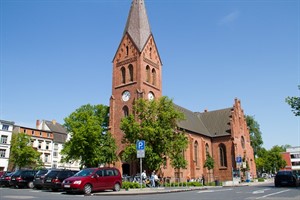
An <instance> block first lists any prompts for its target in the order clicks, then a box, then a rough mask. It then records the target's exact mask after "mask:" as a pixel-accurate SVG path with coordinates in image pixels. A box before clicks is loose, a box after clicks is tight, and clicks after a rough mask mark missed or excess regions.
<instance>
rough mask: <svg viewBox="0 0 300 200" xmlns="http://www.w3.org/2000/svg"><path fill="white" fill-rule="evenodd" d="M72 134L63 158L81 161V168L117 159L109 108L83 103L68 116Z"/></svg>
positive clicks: (67, 124) (67, 120)
mask: <svg viewBox="0 0 300 200" xmlns="http://www.w3.org/2000/svg"><path fill="white" fill-rule="evenodd" d="M64 121H65V123H64V126H65V127H66V129H67V131H68V132H69V133H70V134H71V139H70V140H69V141H67V142H66V143H65V145H64V148H63V150H62V152H61V153H62V155H63V156H64V159H63V161H65V162H70V161H71V162H72V161H75V160H80V162H81V167H83V166H85V167H98V165H99V164H110V163H113V162H114V161H116V160H117V156H116V149H117V147H116V143H115V140H114V138H113V137H112V135H111V133H110V132H108V123H109V107H107V106H104V105H94V106H93V105H90V104H87V105H83V106H81V107H80V108H78V109H77V110H76V111H74V112H73V113H71V114H70V115H69V116H68V117H66V118H65V119H64Z"/></svg>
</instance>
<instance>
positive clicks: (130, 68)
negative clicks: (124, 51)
mask: <svg viewBox="0 0 300 200" xmlns="http://www.w3.org/2000/svg"><path fill="white" fill-rule="evenodd" d="M128 69H129V78H130V79H129V80H130V81H131V82H132V81H133V66H132V64H130V65H129V66H128Z"/></svg>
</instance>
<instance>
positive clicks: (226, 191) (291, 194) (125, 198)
mask: <svg viewBox="0 0 300 200" xmlns="http://www.w3.org/2000/svg"><path fill="white" fill-rule="evenodd" d="M155 190H161V191H163V190H168V189H164V188H159V189H155ZM126 192H127V195H124V194H126ZM130 192H131V194H130ZM104 194H105V195H104ZM0 199H1V200H18V199H43V200H53V199H55V200H67V199H72V200H76V199H91V200H93V199H101V200H139V199H145V200H157V199H160V200H173V199H180V200H181V199H188V200H199V199H201V200H226V199H228V200H251V199H253V200H254V199H262V200H285V199H286V200H299V199H300V188H299V187H297V188H294V187H281V188H275V187H274V185H273V183H266V184H259V185H251V186H239V187H209V188H205V189H197V190H190V191H186V192H167V193H155V194H149V193H143V192H141V191H140V190H133V191H122V192H121V193H119V194H114V193H112V192H100V193H94V194H93V195H91V196H84V195H82V194H78V195H70V194H65V193H63V192H51V191H46V190H32V189H12V188H0Z"/></svg>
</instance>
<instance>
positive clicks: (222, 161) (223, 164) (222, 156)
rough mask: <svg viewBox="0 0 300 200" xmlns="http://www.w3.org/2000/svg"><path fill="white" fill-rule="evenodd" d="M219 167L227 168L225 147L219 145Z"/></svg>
mask: <svg viewBox="0 0 300 200" xmlns="http://www.w3.org/2000/svg"><path fill="white" fill-rule="evenodd" d="M219 154H220V155H219V156H220V166H221V167H227V159H226V147H225V145H224V144H220V145H219Z"/></svg>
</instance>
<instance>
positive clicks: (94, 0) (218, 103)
mask: <svg viewBox="0 0 300 200" xmlns="http://www.w3.org/2000/svg"><path fill="white" fill-rule="evenodd" d="M145 2H146V9H147V13H148V17H149V22H150V26H151V30H152V33H153V35H154V38H155V41H156V44H157V47H158V50H159V53H160V56H161V59H162V62H163V74H162V76H163V86H162V87H163V95H165V96H168V97H169V98H172V99H173V101H174V103H176V104H178V105H180V106H183V107H185V108H187V109H189V110H192V111H200V112H201V111H203V110H204V109H208V110H217V109H222V108H227V107H231V106H232V105H233V103H234V98H238V99H240V100H241V103H242V107H243V109H244V112H245V114H246V115H251V116H254V117H255V120H256V121H257V122H258V123H259V124H260V128H261V131H262V136H263V140H264V147H265V148H267V149H270V148H271V147H272V146H274V145H285V144H290V145H292V146H300V117H295V116H294V115H293V114H292V112H291V109H290V107H289V106H288V105H287V104H286V103H285V98H286V97H287V96H299V90H298V88H297V85H299V84H300V59H299V57H300V56H299V55H300V51H299V49H300V47H299V46H300V43H299V41H300V40H299V38H300V36H299V35H300V32H299V25H300V18H299V16H300V3H299V1H297V0H262V1H258V0H257V1H255V0H253V1H249V0H245V1H243V0H234V1H231V0H229V1H226V0H224V1H221V0H211V1H208V0H146V1H145ZM130 5H131V0H86V1H83V0H81V1H80V0H39V1H38V0H1V63H0V64H1V69H0V70H1V71H0V72H1V74H0V76H1V77H0V78H1V81H0V89H1V91H0V119H3V120H9V121H14V122H15V123H16V124H18V125H23V126H29V127H35V122H36V120H37V119H45V120H52V119H56V120H57V121H58V122H60V123H62V124H63V122H64V121H63V119H64V118H65V117H67V116H68V115H69V114H70V113H72V112H73V111H75V109H77V108H79V107H80V106H81V105H84V104H87V103H90V104H104V105H109V98H110V95H111V91H112V87H111V84H112V59H113V57H114V54H115V52H116V50H117V48H118V45H119V43H120V41H121V38H122V34H123V31H124V28H125V23H126V20H127V16H128V13H129V9H130Z"/></svg>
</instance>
